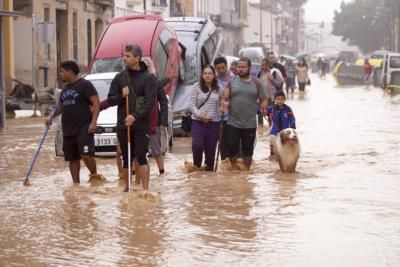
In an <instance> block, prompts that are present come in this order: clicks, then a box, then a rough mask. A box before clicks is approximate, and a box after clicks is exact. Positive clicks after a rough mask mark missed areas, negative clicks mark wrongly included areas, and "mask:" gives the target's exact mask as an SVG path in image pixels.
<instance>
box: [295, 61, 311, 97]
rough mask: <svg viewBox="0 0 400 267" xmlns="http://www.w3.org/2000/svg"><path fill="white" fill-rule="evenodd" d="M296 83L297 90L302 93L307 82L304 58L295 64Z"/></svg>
mask: <svg viewBox="0 0 400 267" xmlns="http://www.w3.org/2000/svg"><path fill="white" fill-rule="evenodd" d="M297 83H298V84H299V91H300V92H301V93H304V91H305V90H306V84H307V83H309V77H308V68H307V65H306V63H305V60H304V58H302V59H300V61H299V63H298V64H297ZM310 84H311V82H310Z"/></svg>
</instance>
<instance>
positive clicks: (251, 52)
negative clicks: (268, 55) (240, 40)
mask: <svg viewBox="0 0 400 267" xmlns="http://www.w3.org/2000/svg"><path fill="white" fill-rule="evenodd" d="M239 57H247V58H249V59H250V61H251V70H250V74H251V75H252V76H254V77H256V76H257V73H258V72H259V71H260V69H261V62H262V60H263V59H264V58H265V54H264V50H263V49H262V47H245V48H242V49H240V50H239Z"/></svg>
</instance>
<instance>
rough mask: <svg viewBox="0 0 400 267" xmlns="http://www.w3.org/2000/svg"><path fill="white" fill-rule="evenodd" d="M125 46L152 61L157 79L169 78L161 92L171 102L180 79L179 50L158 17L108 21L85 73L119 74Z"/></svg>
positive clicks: (138, 16)
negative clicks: (135, 49) (136, 50)
mask: <svg viewBox="0 0 400 267" xmlns="http://www.w3.org/2000/svg"><path fill="white" fill-rule="evenodd" d="M126 44H137V45H139V46H140V47H141V48H142V51H143V56H147V57H150V58H151V59H152V60H153V62H154V66H155V68H156V71H157V75H158V77H159V78H164V77H166V76H168V77H169V78H170V81H171V82H170V83H169V84H168V85H166V86H165V87H164V89H165V92H166V94H167V95H168V97H169V99H171V101H173V98H174V94H175V89H176V85H177V82H178V79H179V78H180V79H183V77H180V76H182V74H183V64H181V51H182V50H181V47H180V46H179V43H178V40H177V37H176V35H175V32H174V31H173V29H172V28H171V27H170V26H169V25H167V24H166V23H165V22H164V20H163V19H162V18H161V17H160V16H156V15H131V16H124V17H117V18H115V19H113V20H111V21H110V23H109V24H108V25H107V27H106V28H105V30H104V32H103V34H102V35H101V38H100V40H99V42H98V44H97V47H96V51H95V53H94V56H93V59H92V61H91V63H90V65H89V68H88V73H104V72H119V71H121V70H122V69H123V62H122V57H121V56H122V52H123V47H124V46H125V45H126ZM180 70H182V71H180Z"/></svg>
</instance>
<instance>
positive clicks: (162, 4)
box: [151, 0, 168, 14]
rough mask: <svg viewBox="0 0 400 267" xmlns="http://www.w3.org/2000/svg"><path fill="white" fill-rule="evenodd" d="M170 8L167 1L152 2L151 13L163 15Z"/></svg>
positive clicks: (154, 0) (153, 0)
mask: <svg viewBox="0 0 400 267" xmlns="http://www.w3.org/2000/svg"><path fill="white" fill-rule="evenodd" d="M167 7H168V3H167V1H166V0H152V1H151V11H152V12H153V13H156V14H161V13H163V12H164V11H165V9H166V8H167Z"/></svg>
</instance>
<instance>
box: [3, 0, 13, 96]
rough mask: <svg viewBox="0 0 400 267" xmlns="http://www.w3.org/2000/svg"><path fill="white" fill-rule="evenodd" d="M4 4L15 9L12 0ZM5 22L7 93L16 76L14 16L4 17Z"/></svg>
mask: <svg viewBox="0 0 400 267" xmlns="http://www.w3.org/2000/svg"><path fill="white" fill-rule="evenodd" d="M3 5H4V7H3V8H4V10H5V11H13V1H12V0H5V1H4V3H3ZM3 22H4V23H3V24H4V25H3V27H4V28H3V29H4V36H3V41H4V75H5V88H6V94H9V93H10V92H11V89H12V82H11V78H15V64H14V27H13V17H3Z"/></svg>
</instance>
